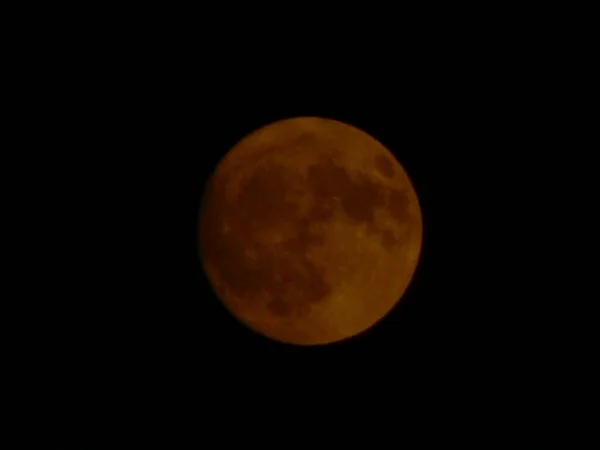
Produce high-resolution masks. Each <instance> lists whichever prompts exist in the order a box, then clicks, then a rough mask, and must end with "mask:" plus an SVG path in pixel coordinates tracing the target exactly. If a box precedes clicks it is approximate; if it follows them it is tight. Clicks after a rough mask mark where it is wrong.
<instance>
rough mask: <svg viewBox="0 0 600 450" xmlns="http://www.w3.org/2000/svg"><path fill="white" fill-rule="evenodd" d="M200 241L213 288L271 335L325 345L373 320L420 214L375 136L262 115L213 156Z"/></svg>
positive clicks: (391, 299)
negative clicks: (260, 123) (267, 120)
mask: <svg viewBox="0 0 600 450" xmlns="http://www.w3.org/2000/svg"><path fill="white" fill-rule="evenodd" d="M198 243H199V253H200V258H201V261H202V265H203V268H204V270H205V273H206V275H207V278H208V280H209V283H210V284H211V286H212V288H213V289H214V291H215V293H216V294H217V296H218V297H219V298H220V299H221V301H222V302H223V303H224V305H225V307H226V308H227V309H228V310H229V311H230V312H231V313H232V314H233V316H235V317H236V318H237V319H238V320H239V321H240V322H242V323H243V324H245V325H246V326H247V327H249V328H250V329H252V330H254V331H256V332H258V333H260V334H262V335H264V336H266V337H268V338H271V339H273V340H276V341H280V342H284V343H289V344H297V345H323V344H328V343H333V342H337V341H341V340H345V339H347V338H350V337H352V336H355V335H357V334H360V333H362V332H363V331H365V330H368V329H370V328H371V327H372V326H373V325H374V324H376V323H377V322H378V321H379V320H380V319H382V318H383V317H384V316H386V315H387V314H388V313H389V312H390V310H391V309H392V308H393V307H394V306H395V305H396V304H397V303H398V302H399V301H400V299H401V298H402V296H403V295H404V293H405V291H406V289H407V288H408V286H409V284H410V281H411V279H412V277H413V274H414V272H415V270H416V267H417V264H418V260H419V255H420V251H421V245H422V215H421V210H420V206H419V202H418V197H417V194H416V192H415V189H414V187H413V184H412V182H411V180H410V178H409V177H408V174H407V173H406V171H405V170H404V168H403V167H402V165H401V164H400V162H399V161H398V160H397V159H396V158H395V157H394V155H393V154H392V153H391V152H390V151H389V150H388V149H386V148H385V147H384V146H383V144H381V143H380V142H379V141H377V140H376V139H375V138H373V137H372V136H370V135H369V134H367V133H366V132H364V131H362V130H360V129H358V128H356V127H354V126H351V125H349V124H345V123H342V122H339V121H336V120H332V119H326V118H321V117H298V118H292V119H286V120H281V121H278V122H274V123H271V124H269V125H266V126H264V127H262V128H260V129H258V130H256V131H254V132H253V133H251V134H249V135H248V136H246V137H245V138H243V139H242V140H241V141H240V142H238V143H237V144H236V145H235V146H234V147H233V148H232V149H231V150H230V151H229V152H228V153H227V154H226V155H225V156H224V157H223V159H222V160H221V161H220V162H219V164H218V165H217V167H216V169H215V171H214V172H213V174H212V176H211V178H210V179H209V181H208V183H207V185H206V189H205V191H204V195H203V199H202V206H201V208H200V215H199V239H198Z"/></svg>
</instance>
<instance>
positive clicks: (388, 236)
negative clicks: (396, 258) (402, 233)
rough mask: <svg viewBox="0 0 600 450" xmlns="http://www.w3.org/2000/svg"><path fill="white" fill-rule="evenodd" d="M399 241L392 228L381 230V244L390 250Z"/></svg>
mask: <svg viewBox="0 0 600 450" xmlns="http://www.w3.org/2000/svg"><path fill="white" fill-rule="evenodd" d="M397 243H398V239H396V238H395V236H394V233H393V232H392V231H391V230H388V229H385V230H383V231H382V232H381V246H382V247H383V248H384V249H386V250H388V251H390V250H392V249H393V248H394V247H395V246H396V244H397Z"/></svg>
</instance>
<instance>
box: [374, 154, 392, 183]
mask: <svg viewBox="0 0 600 450" xmlns="http://www.w3.org/2000/svg"><path fill="white" fill-rule="evenodd" d="M375 167H376V168H377V170H378V171H379V173H381V174H382V175H383V176H385V177H388V178H394V165H393V164H392V161H390V159H389V158H386V157H385V156H383V155H377V156H376V157H375Z"/></svg>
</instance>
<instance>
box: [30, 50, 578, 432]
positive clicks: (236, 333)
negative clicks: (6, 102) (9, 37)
mask: <svg viewBox="0 0 600 450" xmlns="http://www.w3.org/2000/svg"><path fill="white" fill-rule="evenodd" d="M209 47H210V46H208V45H206V46H204V47H201V46H200V47H198V48H196V47H194V46H193V45H191V44H188V45H187V46H183V47H177V46H171V47H170V46H168V45H166V44H165V46H164V47H163V46H160V45H156V46H154V45H149V46H148V48H146V47H144V46H143V45H141V44H135V42H134V43H132V44H131V45H130V46H123V45H120V46H118V49H115V48H113V50H111V51H107V50H102V49H103V47H102V46H100V47H99V50H97V49H96V48H94V49H87V51H85V52H82V53H81V54H80V55H79V56H77V57H75V58H72V59H70V61H69V62H68V64H66V65H65V66H61V65H57V69H56V73H55V74H54V73H53V75H52V76H53V77H54V75H56V79H57V80H59V84H58V85H54V86H53V88H52V89H50V90H49V94H48V95H47V97H45V102H44V108H42V112H41V114H42V115H49V116H50V117H52V118H54V119H57V120H54V119H53V120H52V126H51V127H49V128H50V129H49V131H48V135H47V136H48V138H49V139H51V140H53V141H54V142H56V143H58V145H52V148H54V149H56V153H54V154H52V155H49V154H44V155H41V157H40V159H39V161H40V167H43V166H44V165H45V164H50V163H52V164H57V165H58V166H60V171H61V172H60V173H61V174H62V173H63V171H64V173H65V175H64V176H60V177H56V179H55V180H54V183H55V185H56V186H57V191H56V192H55V191H54V190H52V193H48V192H43V193H42V194H41V195H42V198H44V199H49V198H50V196H53V198H58V199H60V200H58V203H59V206H57V205H56V203H52V206H51V207H49V208H50V211H51V216H50V217H52V218H56V217H57V215H59V214H65V217H67V216H68V217H69V221H68V223H69V225H68V226H67V227H65V226H64V221H63V220H60V219H57V220H56V221H55V222H56V225H55V227H56V233H58V235H60V236H63V237H64V239H65V240H68V241H69V242H73V243H74V244H73V245H72V246H69V247H68V250H65V249H64V248H63V249H62V250H61V251H60V252H59V253H58V254H60V255H63V256H61V258H59V260H60V261H58V262H57V261H50V257H49V256H48V258H49V260H48V261H46V262H45V263H43V264H42V266H44V264H46V265H53V266H55V267H56V266H60V267H61V268H62V267H64V270H63V271H62V272H61V273H63V275H62V276H61V277H60V278H59V279H56V278H55V277H52V279H53V283H57V286H61V289H63V292H64V293H65V295H63V296H62V297H60V298H61V299H60V300H58V304H57V305H56V304H53V305H52V306H45V307H42V309H41V313H40V315H41V316H44V315H45V314H56V316H58V317H59V319H58V322H57V323H60V324H63V325H62V326H60V327H58V326H57V327H56V329H54V330H53V331H52V333H51V336H56V342H58V344H56V345H55V346H54V347H53V348H55V349H58V350H55V356H53V357H52V358H50V359H49V361H50V362H49V363H48V364H51V365H53V367H55V368H56V369H57V370H58V371H59V372H60V371H61V370H63V369H65V368H66V367H68V368H70V369H69V370H67V372H69V373H70V374H71V375H69V376H68V377H67V380H68V381H66V382H65V381H64V379H63V383H66V384H67V385H68V386H70V387H72V386H73V385H76V386H77V388H76V389H75V390H77V391H78V392H80V394H78V395H75V396H74V397H76V398H75V400H74V405H76V406H75V407H74V408H75V409H77V408H80V409H83V410H88V409H89V408H92V409H94V410H95V411H97V412H99V414H100V415H101V416H103V417H104V415H105V414H108V415H109V416H111V415H114V414H124V415H125V416H127V417H130V416H131V417H132V419H131V420H137V419H139V418H140V417H146V416H148V420H150V421H153V420H156V421H158V422H160V423H162V424H163V426H166V425H165V424H166V423H173V427H175V428H174V429H177V430H179V432H180V433H183V435H185V434H186V433H187V432H191V431H190V430H194V429H195V427H197V426H200V425H199V424H202V426H204V427H205V428H207V429H212V428H213V427H214V426H216V425H214V424H217V423H219V421H224V422H229V421H235V423H238V422H237V421H240V422H239V423H250V422H251V421H252V420H253V419H257V420H259V421H260V420H261V418H260V417H258V418H257V416H260V414H259V413H257V411H258V410H260V409H261V408H264V409H265V410H266V409H270V411H271V413H273V412H274V413H275V414H274V415H275V416H282V417H283V419H284V420H288V419H285V418H286V417H294V416H295V415H299V416H303V415H308V416H310V417H311V420H316V419H315V416H320V415H323V417H326V416H328V415H330V416H338V414H340V413H342V412H343V413H345V414H350V416H354V418H355V419H358V420H362V419H360V418H371V419H374V420H373V422H376V423H378V424H379V425H378V426H380V427H386V426H389V427H391V428H392V429H395V427H398V426H400V425H398V423H400V424H404V425H403V426H405V427H408V428H410V429H411V430H415V429H419V430H423V433H424V434H422V436H424V439H425V440H427V439H428V437H427V436H429V434H428V433H432V432H431V428H432V427H433V428H436V429H439V428H437V427H440V426H441V427H444V426H449V427H450V428H452V429H453V430H454V432H455V433H457V435H460V433H461V431H460V430H462V429H463V428H461V427H467V424H469V425H468V426H469V427H471V426H472V427H484V428H485V427H487V426H491V427H492V428H493V427H497V426H499V427H504V426H506V427H507V428H511V429H515V430H519V429H520V428H527V427H528V426H529V422H528V416H529V414H530V413H532V411H534V410H537V409H538V408H540V405H543V404H544V402H548V403H551V400H549V399H548V397H547V396H546V395H545V394H544V392H546V391H545V389H546V387H545V384H544V383H545V381H544V379H543V377H540V373H543V372H544V371H543V370H541V369H540V367H542V365H543V364H546V363H548V361H549V360H553V359H554V358H555V357H556V352H557V351H558V350H557V349H559V348H560V342H561V341H562V337H561V336H560V333H558V332H557V330H559V329H567V328H568V327H569V323H568V320H569V319H568V318H567V315H566V314H565V315H564V316H562V322H561V319H557V316H561V314H560V313H559V311H560V308H561V307H562V308H564V306H561V305H563V304H564V302H565V299H566V298H570V297H572V296H574V295H575V294H574V287H573V286H572V285H570V286H562V285H561V283H558V282H557V281H556V280H558V277H557V276H556V273H559V272H560V273H564V272H562V270H563V268H561V269H560V270H559V269H557V264H558V263H559V262H560V261H564V260H565V259H566V258H567V257H570V255H571V249H570V248H568V244H565V242H564V240H563V239H561V238H560V237H559V236H561V235H562V236H564V234H561V232H562V233H564V231H565V229H566V228H565V227H568V226H570V225H569V223H570V222H569V217H572V213H571V212H570V210H569V208H572V207H573V203H572V201H571V200H569V197H568V196H569V194H568V193H567V192H566V191H565V190H564V189H561V188H560V185H561V183H563V182H564V180H566V179H569V177H573V176H574V175H575V174H576V172H577V170H578V167H579V166H578V165H577V164H580V163H571V161H570V159H568V158H567V157H566V156H565V152H566V150H565V147H566V146H567V145H566V144H567V143H568V142H571V143H572V140H571V141H569V139H572V138H571V137H570V134H569V131H568V125H567V123H566V122H564V121H561V120H562V119H559V115H560V113H561V106H560V105H562V102H564V101H565V97H564V95H565V94H564V92H563V91H562V90H560V89H559V88H558V87H557V84H556V80H557V72H556V70H553V69H552V68H553V67H555V65H558V63H557V62H556V61H555V60H554V59H553V57H552V56H550V53H548V54H544V53H543V52H540V51H537V50H536V51H535V52H533V51H530V50H529V49H527V48H523V47H519V50H518V51H516V50H515V51H513V50H514V49H513V50H506V49H505V48H504V47H503V46H502V45H499V44H493V43H487V42H486V43H483V42H481V43H478V42H473V43H471V44H470V45H469V46H465V45H458V43H456V42H453V43H449V42H447V41H445V40H443V39H441V40H434V39H432V40H431V41H427V42H426V41H423V42H419V43H418V47H416V48H418V50H417V49H416V48H415V47H413V48H412V50H411V48H410V47H409V48H406V49H404V50H403V51H402V52H400V54H401V56H400V57H396V53H395V52H393V51H392V50H388V49H385V50H384V49H381V50H380V51H379V52H373V53H371V52H370V51H369V50H365V51H363V52H362V53H359V54H352V53H350V52H349V53H348V55H341V56H337V57H332V56H331V55H327V57H325V58H324V59H322V60H319V61H316V60H314V59H311V58H308V57H307V55H308V54H309V53H310V52H306V54H304V55H303V56H302V57H300V56H296V55H295V54H293V52H292V51H290V54H289V55H288V54H277V57H276V58H272V57H271V56H269V53H268V52H258V51H257V50H256V49H240V50H238V52H237V53H221V52H217V51H214V52H211V51H210V50H208V49H209ZM457 49H458V50H457ZM213 53H214V54H213ZM261 53H263V56H262V57H261V58H258V57H255V56H252V55H256V54H261ZM49 67H54V65H50V66H49ZM65 67H67V69H65ZM53 79H54V78H53ZM57 86H60V88H59V87H57ZM300 115H316V116H323V117H330V118H334V119H338V120H341V121H345V122H348V123H351V124H353V125H356V126H358V127H360V128H362V129H364V130H365V131H367V132H369V133H370V134H372V135H373V136H375V137H376V138H378V139H379V140H380V141H381V142H383V143H384V145H386V146H387V147H388V148H389V149H390V150H391V151H392V152H393V153H395V155H396V156H397V158H398V159H399V160H400V161H401V163H402V164H403V165H404V167H405V168H406V170H407V171H408V173H409V175H410V176H411V178H412V180H413V182H414V185H415V188H416V190H417V193H418V195H419V198H420V201H421V206H422V211H423V217H424V227H425V228H424V246H423V253H422V258H421V263H420V265H419V268H418V270H417V274H416V276H415V277H414V280H413V283H412V285H411V287H410V289H409V291H408V293H407V294H406V297H405V299H404V300H403V302H401V304H400V305H399V306H398V307H397V308H396V309H395V310H394V311H393V313H392V314H390V315H389V317H387V318H385V320H383V321H382V322H381V323H380V324H379V325H378V326H377V327H376V328H375V329H373V330H372V331H371V332H369V333H366V334H364V335H362V336H360V337H358V338H356V339H353V340H350V341H347V342H343V343H340V344H336V345H332V346H329V347H322V348H298V347H293V346H286V345H281V344H277V343H273V342H270V341H268V340H266V339H263V338H261V337H259V336H257V335H255V334H253V333H252V332H250V331H248V330H246V329H245V328H244V327H243V326H241V325H240V324H239V323H238V322H236V321H235V320H234V319H232V318H231V317H230V316H229V314H228V313H227V312H226V311H225V310H224V308H223V307H222V306H221V305H220V304H219V302H218V301H217V299H216V298H215V296H214V294H213V293H212V291H211V289H210V287H209V285H208V282H207V280H206V278H205V277H204V275H203V273H202V269H201V265H200V262H199V259H198V257H197V253H196V226H197V223H196V221H197V212H198V208H199V202H200V198H201V194H202V189H203V185H204V183H205V181H206V179H207V177H208V176H209V174H210V172H211V170H212V169H213V168H214V167H215V165H216V164H217V162H218V160H219V159H220V158H221V157H222V156H223V155H224V154H225V152H226V151H227V150H228V149H229V148H231V146H233V145H234V144H235V143H236V142H237V141H238V140H239V139H241V138H242V137H243V136H245V135H246V134H247V133H249V132H250V131H252V130H254V129H255V128H257V127H259V126H261V125H264V124H267V123H269V122H272V121H275V120H278V119H282V118H286V117H294V116H300ZM41 170H42V169H41ZM568 205H569V206H568ZM59 217H60V216H59ZM53 229H54V228H53ZM60 242H64V240H61V241H60ZM50 245H51V246H52V247H53V248H54V245H55V244H54V243H51V244H50ZM56 245H57V247H58V245H59V244H56ZM60 245H62V244H60ZM71 247H72V248H71ZM563 252H564V253H563ZM48 254H52V253H48ZM54 254H56V253H54ZM63 258H64V260H65V261H63V260H62V259H63ZM63 262H64V265H63V264H62V263H63ZM561 267H562V266H561ZM67 268H68V269H67ZM564 270H567V268H564ZM67 273H68V274H69V276H67V275H66V274H67ZM52 342H55V340H52ZM48 345H50V344H48ZM45 350H47V349H45V348H43V347H42V350H40V352H41V353H40V354H44V351H45ZM544 367H545V366H544ZM71 368H72V370H71ZM107 399H110V401H108V400H107ZM540 402H542V403H540ZM90 405H97V407H95V406H90ZM105 410H106V411H105ZM102 411H104V412H102ZM387 411H389V413H388V412H387ZM505 411H507V412H506V413H504V412H505ZM505 414H508V415H505ZM204 416H210V418H211V420H209V419H200V417H204ZM111 417H112V416H111ZM133 417H135V418H136V419H133ZM158 418H160V419H158ZM140 420H141V421H143V420H142V419H140ZM265 420H266V419H265ZM269 420H271V419H269ZM294 420H296V419H291V418H290V419H289V421H290V424H289V427H291V428H293V427H294V425H293V423H294ZM213 422H214V423H213ZM499 424H500V425H499ZM302 426H303V427H308V426H309V425H306V424H305V425H302ZM342 426H344V425H342ZM344 427H345V426H344ZM427 430H429V431H427Z"/></svg>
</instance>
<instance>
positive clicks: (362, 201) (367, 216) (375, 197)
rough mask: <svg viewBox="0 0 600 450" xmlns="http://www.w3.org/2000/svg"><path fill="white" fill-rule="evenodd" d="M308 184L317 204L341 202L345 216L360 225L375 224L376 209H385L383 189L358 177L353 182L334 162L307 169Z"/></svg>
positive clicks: (329, 160) (364, 178)
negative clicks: (335, 200)
mask: <svg viewBox="0 0 600 450" xmlns="http://www.w3.org/2000/svg"><path fill="white" fill-rule="evenodd" d="M308 184H309V187H310V188H311V189H312V192H313V194H314V197H315V199H316V202H317V203H321V202H331V199H333V198H338V199H339V201H340V204H341V206H342V209H343V211H344V212H345V213H346V215H347V216H348V217H349V218H351V219H353V220H355V221H357V222H372V221H373V220H374V214H375V208H377V207H381V206H383V205H385V192H384V190H383V188H382V187H381V186H380V185H378V184H375V183H373V182H371V181H370V180H368V179H367V178H366V177H364V176H360V175H359V179H358V180H357V181H354V180H352V178H351V177H350V175H349V174H348V172H347V171H346V170H345V169H344V168H343V167H340V166H338V165H336V164H335V163H334V162H333V161H332V160H331V159H328V160H327V161H325V162H324V163H322V164H317V165H312V166H309V168H308Z"/></svg>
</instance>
